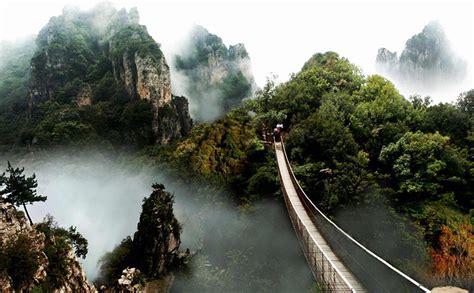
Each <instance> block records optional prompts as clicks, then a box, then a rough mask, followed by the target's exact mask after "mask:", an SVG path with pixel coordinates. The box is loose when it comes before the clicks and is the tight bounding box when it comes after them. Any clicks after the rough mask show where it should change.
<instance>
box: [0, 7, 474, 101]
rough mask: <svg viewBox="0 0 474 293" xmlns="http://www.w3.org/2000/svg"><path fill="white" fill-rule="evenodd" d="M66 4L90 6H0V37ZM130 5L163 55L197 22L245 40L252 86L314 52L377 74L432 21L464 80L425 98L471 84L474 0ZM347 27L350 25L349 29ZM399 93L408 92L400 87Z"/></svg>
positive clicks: (295, 67) (283, 76)
mask: <svg viewBox="0 0 474 293" xmlns="http://www.w3.org/2000/svg"><path fill="white" fill-rule="evenodd" d="M65 3H70V4H73V5H77V6H80V7H83V8H90V7H93V6H94V5H95V3H93V2H89V1H83V0H68V1H54V0H53V1H47V2H34V3H30V2H29V1H24V0H20V1H10V2H9V1H2V3H1V4H0V7H1V9H0V13H1V14H2V15H1V17H0V19H1V20H0V39H8V40H12V39H15V38H17V37H20V36H25V35H28V34H32V33H36V32H38V31H39V30H40V29H41V27H43V26H44V25H45V24H46V23H47V22H48V19H49V17H50V16H51V15H59V14H61V11H62V8H63V7H64V5H65ZM117 6H120V7H125V8H127V9H130V8H132V7H134V6H137V7H138V10H139V11H140V18H141V22H142V23H144V24H146V25H147V27H148V31H149V33H150V35H152V36H153V37H154V39H155V40H157V41H159V42H160V43H161V44H162V50H163V52H164V54H165V56H166V57H167V60H171V59H170V57H171V56H172V55H173V54H174V53H175V52H178V51H179V49H180V48H181V45H182V44H181V43H180V41H181V40H182V38H183V36H185V35H186V33H187V32H188V31H189V30H190V28H191V27H192V26H193V24H195V23H197V24H200V25H202V26H203V27H205V28H206V29H207V30H209V31H210V32H212V33H213V34H216V35H218V36H219V37H221V38H222V40H223V42H224V43H225V44H237V43H244V44H245V47H246V50H247V52H248V53H249V55H250V57H251V58H252V69H253V73H254V76H255V80H256V83H257V84H258V85H260V86H262V85H263V84H264V83H265V80H266V77H267V76H269V75H270V74H271V73H275V74H277V75H278V76H279V81H285V80H287V79H288V78H289V75H290V74H291V73H294V72H298V71H299V70H300V69H301V68H300V67H301V64H304V62H305V61H306V60H307V59H308V58H309V57H310V56H311V55H313V54H314V52H325V51H329V50H332V51H335V52H338V53H339V54H340V55H341V56H345V57H347V58H349V59H350V60H351V61H352V62H353V63H354V64H356V65H358V66H360V67H361V68H362V70H363V72H364V73H365V74H371V73H375V72H377V71H376V69H375V62H374V58H375V55H376V54H377V50H378V49H379V48H381V47H386V48H390V50H392V51H397V52H401V51H403V49H404V45H405V42H406V41H407V40H408V39H409V38H411V37H412V36H413V35H415V34H417V33H419V32H420V31H422V29H423V27H424V26H425V25H426V24H427V23H429V22H430V21H432V20H439V21H440V23H441V24H442V26H443V27H444V29H445V32H446V35H447V37H448V39H449V40H450V42H451V45H452V48H453V50H454V51H455V52H456V53H457V54H458V55H459V56H461V57H462V59H464V60H466V61H467V62H468V68H467V69H468V75H467V78H466V80H465V82H464V83H463V84H458V85H457V86H456V88H449V89H442V90H440V91H435V92H426V93H425V92H420V93H419V94H421V95H426V94H430V95H431V96H432V97H433V98H434V100H435V101H454V100H455V99H456V97H457V95H458V94H459V93H460V92H463V91H466V90H469V89H470V88H471V86H470V85H472V84H474V80H473V75H472V60H473V54H474V53H473V52H474V44H473V37H472V36H474V23H473V22H474V17H473V16H474V13H473V3H472V1H457V2H456V4H453V3H452V2H449V1H445V2H440V1H437V2H436V3H433V2H432V1H425V0H419V1H409V2H401V3H393V2H392V1H390V0H384V1H377V2H376V3H356V2H354V3H348V2H347V1H331V2H328V1H324V0H321V1H311V2H306V3H305V2H303V3H298V4H297V5H296V4H295V3H292V2H287V3H284V2H279V3H267V2H264V1H252V2H245V3H239V4H237V3H229V1H227V2H226V1H222V2H219V3H199V2H186V3H185V4H183V3H182V2H180V1H177V2H173V3H170V2H167V1H162V2H160V1H153V2H137V3H133V2H121V3H120V5H117ZM348 24H350V25H348ZM402 93H403V94H404V95H406V96H407V95H409V94H411V93H410V92H408V91H406V90H404V89H402Z"/></svg>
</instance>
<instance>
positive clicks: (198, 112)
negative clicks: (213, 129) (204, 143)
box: [174, 26, 255, 121]
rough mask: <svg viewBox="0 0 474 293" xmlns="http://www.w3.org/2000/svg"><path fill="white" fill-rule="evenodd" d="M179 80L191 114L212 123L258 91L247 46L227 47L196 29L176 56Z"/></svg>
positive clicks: (213, 37) (212, 35) (216, 37)
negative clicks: (253, 91)
mask: <svg viewBox="0 0 474 293" xmlns="http://www.w3.org/2000/svg"><path fill="white" fill-rule="evenodd" d="M174 66H175V68H176V79H181V81H180V84H183V88H182V89H181V90H182V91H183V93H184V95H185V96H187V97H189V102H190V110H191V115H192V116H193V118H194V119H195V120H197V121H210V120H215V119H216V118H219V117H220V116H222V115H223V114H224V113H226V112H228V111H229V110H231V109H233V108H235V107H237V106H238V105H239V104H240V102H241V101H242V99H244V98H246V97H249V96H250V95H251V94H252V90H253V89H254V88H255V81H254V77H253V74H252V69H251V62H250V57H249V54H248V53H247V50H246V49H245V46H244V45H243V44H236V45H231V46H229V47H226V45H225V44H224V43H223V41H222V39H221V38H220V37H218V36H217V35H214V34H211V33H209V32H208V31H207V30H206V29H205V28H204V27H202V26H195V27H194V28H193V29H192V30H191V32H190V34H189V36H188V39H187V40H186V42H185V45H184V47H183V49H182V50H181V52H180V53H178V54H176V55H175V56H174Z"/></svg>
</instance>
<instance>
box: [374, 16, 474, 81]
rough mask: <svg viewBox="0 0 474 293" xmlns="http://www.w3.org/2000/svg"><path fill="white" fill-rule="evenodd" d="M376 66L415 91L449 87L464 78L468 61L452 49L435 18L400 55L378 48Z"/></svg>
mask: <svg viewBox="0 0 474 293" xmlns="http://www.w3.org/2000/svg"><path fill="white" fill-rule="evenodd" d="M376 66H377V69H378V71H379V72H380V73H382V74H384V75H387V76H388V77H390V78H392V79H394V80H396V81H398V82H400V83H401V84H402V85H403V86H405V87H407V88H409V89H414V90H419V89H422V88H424V87H430V88H437V87H442V86H446V84H447V83H450V82H451V83H452V82H459V81H462V80H463V79H464V78H465V75H466V62H465V61H464V60H462V59H461V58H460V57H458V56H457V55H456V54H455V53H454V51H453V50H452V49H451V46H450V44H449V41H448V39H447V37H446V35H445V33H444V30H443V28H442V27H441V25H440V23H439V22H436V21H433V22H430V23H429V24H427V25H426V26H425V27H424V28H423V31H422V32H421V33H419V34H416V35H414V36H413V37H412V38H410V39H409V40H408V41H407V42H406V44H405V49H404V50H403V52H402V53H401V54H400V57H398V54H397V53H396V52H391V51H389V50H388V49H386V48H381V49H379V50H378V54H377V58H376Z"/></svg>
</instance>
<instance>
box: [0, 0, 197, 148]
mask: <svg viewBox="0 0 474 293" xmlns="http://www.w3.org/2000/svg"><path fill="white" fill-rule="evenodd" d="M30 65H31V67H29V68H30V71H29V72H28V74H23V76H21V78H19V79H18V81H16V82H17V83H18V86H21V85H24V84H25V82H24V81H25V76H26V80H27V84H28V85H29V87H28V91H27V92H26V93H25V90H23V92H22V93H21V94H20V95H19V96H18V97H17V100H21V101H23V103H21V104H20V106H19V107H16V108H15V109H13V106H10V112H12V111H13V112H15V115H14V116H15V117H17V120H19V121H18V123H17V125H21V127H20V129H19V131H18V129H17V133H20V136H17V135H16V134H15V135H13V136H12V137H11V138H10V137H9V136H8V135H7V136H6V141H5V142H3V141H2V144H8V143H12V141H8V139H11V140H14V141H13V142H17V143H18V140H20V143H23V144H27V145H34V144H40V145H43V144H69V143H72V142H77V141H89V142H90V141H106V142H108V143H112V144H127V145H132V146H134V145H136V146H140V145H147V144H152V143H160V144H166V143H168V142H169V141H170V140H172V139H174V138H179V137H182V136H183V135H185V134H186V133H187V132H188V131H189V129H190V127H191V120H190V117H189V113H188V103H187V100H186V99H185V98H184V97H176V96H173V95H172V94H171V78H170V70H169V66H168V64H167V62H166V60H165V57H164V55H163V53H162V51H161V49H160V45H159V44H158V43H156V42H155V41H154V40H153V39H152V37H151V36H150V35H149V34H148V32H147V29H146V27H145V26H143V25H140V24H139V15H138V11H137V9H136V8H132V9H131V10H130V11H129V12H127V11H126V10H125V9H122V10H116V9H115V8H114V7H113V6H112V5H111V4H110V3H103V4H99V5H98V6H96V7H95V8H93V9H92V10H90V11H79V10H77V9H74V8H68V7H66V8H65V9H64V10H63V13H62V15H60V16H55V17H52V18H51V19H50V21H49V22H48V24H47V25H46V26H45V27H44V28H43V29H42V30H41V31H40V32H39V34H38V36H37V38H36V50H35V52H34V55H33V56H32V58H31V62H30ZM0 90H1V89H0ZM7 112H8V111H7ZM19 117H21V118H19ZM0 121H1V120H0ZM0 128H1V127H0Z"/></svg>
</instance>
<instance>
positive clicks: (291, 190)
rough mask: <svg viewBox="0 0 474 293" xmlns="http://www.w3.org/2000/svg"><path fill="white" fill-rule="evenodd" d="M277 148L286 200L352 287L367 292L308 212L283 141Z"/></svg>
mask: <svg viewBox="0 0 474 293" xmlns="http://www.w3.org/2000/svg"><path fill="white" fill-rule="evenodd" d="M275 150H276V157H277V162H278V168H279V171H280V176H281V180H282V182H281V184H282V187H283V188H284V189H285V191H286V195H285V196H286V197H287V198H286V200H287V201H288V202H289V203H290V204H291V206H292V207H293V209H294V211H295V212H296V214H297V217H298V218H299V220H300V221H301V223H302V224H303V225H304V227H305V228H306V230H307V231H308V232H309V235H310V236H311V239H312V241H314V242H315V243H317V245H318V246H319V247H320V249H322V250H323V251H324V253H325V254H326V255H327V257H328V258H329V259H330V260H331V262H332V263H333V264H334V265H335V267H336V268H337V270H338V271H339V272H340V273H341V275H342V276H343V277H344V278H345V279H346V280H347V282H348V283H349V284H350V285H351V286H352V288H353V289H354V290H355V291H356V292H365V290H364V289H363V287H362V285H361V284H360V283H359V282H358V281H357V279H356V278H355V277H354V276H353V274H352V273H351V272H350V271H349V270H348V269H347V268H346V266H345V265H344V264H343V263H342V262H341V261H340V260H339V258H338V257H337V256H336V254H334V252H333V251H332V250H331V247H330V246H329V245H328V243H327V242H326V241H325V240H324V237H323V236H322V235H321V233H320V232H319V231H318V229H317V227H316V226H315V224H314V223H313V221H312V220H311V218H310V216H309V215H308V212H307V211H306V209H305V208H304V206H303V203H302V202H301V200H300V198H299V197H298V194H297V193H296V189H295V188H296V187H295V186H294V184H293V182H292V181H291V177H290V171H289V170H288V167H287V165H286V161H285V155H284V153H283V150H282V146H281V143H279V142H277V143H275ZM305 249H307V250H309V251H311V248H310V247H306V248H305ZM310 267H311V265H310ZM321 271H323V270H320V271H319V272H316V274H318V273H321ZM314 273H315V272H313V274H314ZM323 273H324V271H323ZM325 279H329V277H326V278H325Z"/></svg>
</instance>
